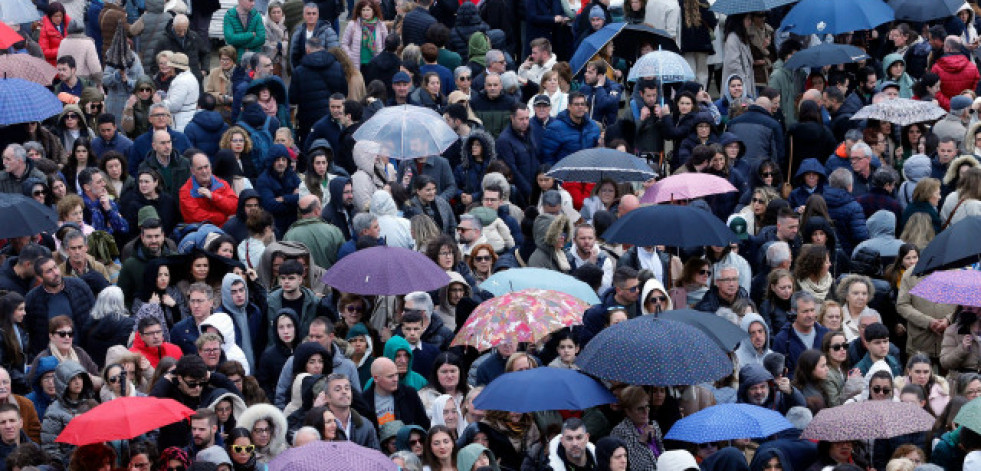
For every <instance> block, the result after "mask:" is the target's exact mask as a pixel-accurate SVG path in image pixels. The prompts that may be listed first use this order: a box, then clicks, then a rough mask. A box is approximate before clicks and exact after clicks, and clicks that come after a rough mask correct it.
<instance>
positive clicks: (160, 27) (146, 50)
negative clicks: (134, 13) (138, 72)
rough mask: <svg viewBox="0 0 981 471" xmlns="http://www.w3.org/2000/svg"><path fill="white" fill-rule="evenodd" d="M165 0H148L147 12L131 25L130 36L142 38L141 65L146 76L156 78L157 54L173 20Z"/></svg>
mask: <svg viewBox="0 0 981 471" xmlns="http://www.w3.org/2000/svg"><path fill="white" fill-rule="evenodd" d="M164 3H165V0H146V11H145V12H144V13H143V16H141V17H140V19H138V20H136V22H135V23H133V24H132V25H130V27H129V34H130V36H136V35H139V38H140V63H142V64H143V68H144V69H145V70H146V74H147V75H149V76H151V77H152V76H154V75H155V74H156V73H157V72H158V70H157V60H156V57H155V56H156V54H157V52H158V51H160V50H161V49H160V47H161V45H162V44H163V41H164V39H166V35H165V34H164V32H165V31H166V30H167V24H168V23H170V21H171V19H172V18H173V17H172V16H171V14H170V13H168V12H165V11H164Z"/></svg>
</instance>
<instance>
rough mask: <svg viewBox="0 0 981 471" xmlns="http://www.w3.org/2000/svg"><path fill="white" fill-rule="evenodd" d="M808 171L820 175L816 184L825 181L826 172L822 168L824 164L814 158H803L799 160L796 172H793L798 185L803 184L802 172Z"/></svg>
mask: <svg viewBox="0 0 981 471" xmlns="http://www.w3.org/2000/svg"><path fill="white" fill-rule="evenodd" d="M810 172H813V173H816V174H818V175H820V176H821V178H819V179H818V186H821V185H823V184H825V183H827V181H828V172H827V171H826V170H825V169H824V165H821V162H820V161H819V160H818V159H815V158H810V159H804V160H803V161H801V163H800V168H798V169H797V173H796V174H794V179H796V180H797V181H796V182H795V183H796V184H797V185H798V186H800V185H803V184H804V174H805V173H810Z"/></svg>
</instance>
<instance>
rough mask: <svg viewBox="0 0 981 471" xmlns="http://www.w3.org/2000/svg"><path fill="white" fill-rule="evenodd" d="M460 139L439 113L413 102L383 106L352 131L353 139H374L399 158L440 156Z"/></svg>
mask: <svg viewBox="0 0 981 471" xmlns="http://www.w3.org/2000/svg"><path fill="white" fill-rule="evenodd" d="M459 138H460V136H457V135H456V133H455V132H453V129H451V128H450V126H449V125H448V124H446V121H443V117H442V116H440V115H439V114H437V113H436V112H435V111H433V110H431V109H429V108H423V107H421V106H413V105H401V106H389V107H385V108H383V109H382V110H381V111H379V112H377V113H375V114H374V116H372V117H371V119H369V120H368V121H365V122H364V124H362V125H361V127H359V128H358V130H357V131H355V132H354V139H355V140H357V141H363V140H367V141H374V142H377V143H378V144H380V145H381V147H382V153H383V154H385V155H387V156H388V157H391V158H393V159H399V160H404V159H413V158H416V157H426V156H430V155H439V154H441V153H442V152H443V151H444V150H446V148H447V147H449V146H451V145H452V144H453V143H454V142H456V141H457V139H459Z"/></svg>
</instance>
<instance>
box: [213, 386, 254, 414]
mask: <svg viewBox="0 0 981 471" xmlns="http://www.w3.org/2000/svg"><path fill="white" fill-rule="evenodd" d="M222 391H224V389H223V390H222ZM225 399H230V400H231V401H232V418H233V419H235V422H238V418H239V417H241V416H242V412H245V409H246V407H248V406H246V405H245V401H243V400H242V398H241V397H240V396H239V395H238V394H235V393H232V392H228V391H225V392H223V393H221V395H219V396H218V397H216V398H215V399H214V400H213V401H211V404H208V409H211V410H212V411H213V410H215V407H216V406H217V405H218V403H219V402H221V401H223V400H225Z"/></svg>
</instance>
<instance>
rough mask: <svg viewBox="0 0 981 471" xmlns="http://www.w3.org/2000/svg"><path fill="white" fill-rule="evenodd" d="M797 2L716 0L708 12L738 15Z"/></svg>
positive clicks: (783, 0)
mask: <svg viewBox="0 0 981 471" xmlns="http://www.w3.org/2000/svg"><path fill="white" fill-rule="evenodd" d="M796 1H797V0H717V1H716V2H715V4H714V5H712V6H711V7H710V8H709V10H711V11H714V12H716V13H723V14H726V15H738V14H740V13H752V12H755V11H767V10H772V9H774V8H777V7H782V6H784V5H789V4H791V3H794V2H796Z"/></svg>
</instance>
